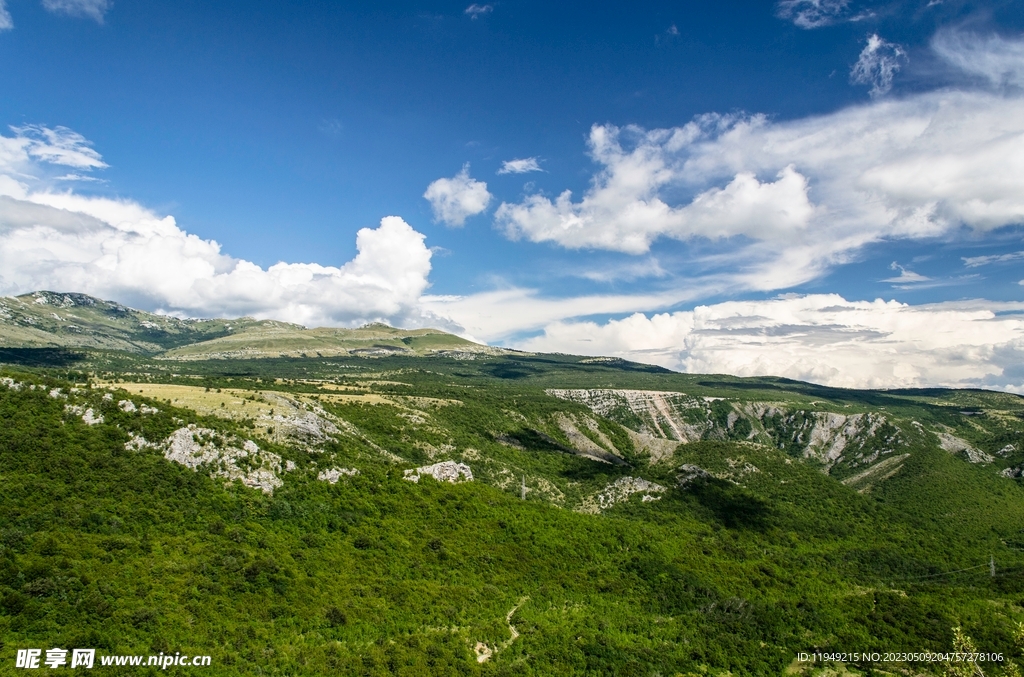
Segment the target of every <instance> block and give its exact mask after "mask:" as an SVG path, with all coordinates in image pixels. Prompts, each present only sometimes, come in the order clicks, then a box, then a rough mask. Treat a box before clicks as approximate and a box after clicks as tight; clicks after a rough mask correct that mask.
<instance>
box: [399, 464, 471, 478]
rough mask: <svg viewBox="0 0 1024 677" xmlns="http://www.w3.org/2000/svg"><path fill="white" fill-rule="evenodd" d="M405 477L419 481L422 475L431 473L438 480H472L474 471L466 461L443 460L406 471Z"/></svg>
mask: <svg viewBox="0 0 1024 677" xmlns="http://www.w3.org/2000/svg"><path fill="white" fill-rule="evenodd" d="M404 474H405V477H404V479H407V480H409V481H410V482H419V481H420V477H422V476H424V475H429V476H431V477H433V478H434V479H435V480H437V481H438V482H452V483H455V482H472V481H473V471H472V470H470V469H469V466H468V465H466V464H465V463H456V462H455V461H442V462H440V463H435V464H434V465H425V466H422V467H419V468H413V469H411V470H406V471H405V473H404Z"/></svg>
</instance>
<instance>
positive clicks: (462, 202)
mask: <svg viewBox="0 0 1024 677" xmlns="http://www.w3.org/2000/svg"><path fill="white" fill-rule="evenodd" d="M423 197H424V198H426V199H427V201H428V202H430V207H431V209H433V211H434V220H435V221H440V222H441V223H444V224H445V225H447V226H454V227H461V226H463V225H465V223H466V219H467V218H469V217H470V216H475V215H477V214H479V213H480V212H482V211H484V210H485V209H487V205H489V204H490V202H491V194H490V193H489V192H488V191H487V184H486V183H484V182H483V181H477V180H476V179H473V178H470V176H469V163H468V162H467V163H466V164H465V165H463V166H462V171H460V172H459V173H458V174H456V175H455V176H453V177H452V178H450V179H438V180H437V181H434V182H433V183H431V184H430V185H429V186H427V191H426V192H425V193H423Z"/></svg>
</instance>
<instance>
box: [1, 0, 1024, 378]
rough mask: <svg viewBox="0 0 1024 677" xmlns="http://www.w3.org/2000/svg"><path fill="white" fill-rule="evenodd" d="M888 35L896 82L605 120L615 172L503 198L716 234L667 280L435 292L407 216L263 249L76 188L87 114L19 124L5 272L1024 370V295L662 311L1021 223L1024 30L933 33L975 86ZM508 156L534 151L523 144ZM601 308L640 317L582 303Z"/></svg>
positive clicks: (570, 226)
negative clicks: (241, 246)
mask: <svg viewBox="0 0 1024 677" xmlns="http://www.w3.org/2000/svg"><path fill="white" fill-rule="evenodd" d="M71 4H74V3H71ZM85 4H89V3H85ZM94 4H95V3H94ZM101 4H102V3H101ZM783 5H786V3H783V4H782V5H780V13H781V12H782V7H783ZM847 5H848V3H845V2H831V3H830V2H827V1H826V0H821V2H803V3H800V2H793V3H789V4H788V5H787V6H791V10H792V18H793V20H794V21H795V22H796V23H797V25H801V26H802V27H806V28H811V27H814V26H811V25H810V24H813V23H815V22H821V21H826V20H835V17H838V16H840V15H843V12H847V10H848V8H847ZM90 6H92V5H90ZM97 6H98V5H97ZM82 11H84V10H82ZM787 11H790V10H787ZM801 12H802V14H801ZM829 16H831V17H833V19H828V17H829ZM801 17H803V18H801ZM2 20H3V7H0V21H2ZM801 21H803V22H804V23H806V24H808V25H807V26H803V25H802V24H801ZM822 25H824V24H822ZM874 37H876V38H877V36H874ZM871 44H872V43H871V42H870V40H869V43H868V45H867V47H865V52H864V53H862V59H864V60H865V65H864V67H863V71H864V73H865V76H864V78H865V81H864V82H865V84H869V85H871V86H872V88H873V89H877V90H879V91H878V93H877V94H876V95H875V96H874V97H873V98H872V101H870V102H869V103H865V104H862V105H858V106H853V107H849V108H845V109H842V110H838V111H836V112H833V113H829V114H825V115H819V116H814V117H805V118H798V119H794V120H789V121H779V122H777V121H773V120H771V119H770V118H768V117H767V116H764V115H756V114H755V115H744V114H734V115H720V114H707V115H703V116H700V117H698V118H696V119H695V120H693V121H691V122H689V123H687V124H685V125H682V126H680V127H675V128H669V129H653V130H648V129H642V128H639V127H632V126H631V127H617V126H614V125H610V124H601V125H594V126H593V127H592V128H591V131H590V135H589V139H588V149H589V153H590V156H591V158H592V159H593V160H594V161H595V162H596V163H597V165H598V167H599V169H598V171H597V173H596V174H595V175H594V176H593V177H592V180H591V184H590V187H589V188H588V189H587V190H586V191H585V192H584V193H583V194H582V196H580V197H579V198H578V199H574V196H573V194H572V193H571V192H570V191H568V190H566V191H563V192H562V193H560V194H559V195H557V196H555V197H554V198H552V197H549V196H548V195H546V194H543V193H539V192H529V193H528V194H527V195H525V196H524V197H523V198H521V199H520V200H519V201H503V202H501V204H500V206H498V208H497V209H496V210H495V212H494V219H495V224H496V226H497V227H498V228H499V229H501V231H502V232H504V233H505V234H506V235H507V236H508V237H509V238H511V239H518V240H525V241H529V242H534V243H548V244H549V245H552V246H555V247H559V248H563V249H589V250H607V251H612V252H621V253H625V254H629V255H637V256H639V255H647V254H648V253H649V252H650V251H651V248H652V246H653V245H654V244H655V243H657V242H659V241H662V240H675V241H679V242H711V243H715V244H716V245H718V247H717V248H716V249H715V253H714V254H713V255H708V256H707V257H705V259H704V260H701V261H698V263H699V265H696V266H695V267H694V268H695V270H696V272H695V273H694V274H693V275H692V276H691V277H689V278H687V279H686V280H685V284H677V286H676V287H675V288H672V289H664V290H661V291H658V292H651V293H645V294H604V295H591V296H582V297H581V296H575V297H565V298H557V299H550V298H546V297H544V296H543V295H542V294H540V293H538V292H536V291H533V290H529V289H517V288H514V289H506V290H496V291H489V292H480V293H477V294H469V295H465V296H444V297H441V296H431V295H429V294H428V293H427V291H428V288H429V275H430V273H431V269H432V261H431V251H430V249H428V247H427V245H426V244H425V241H424V240H425V236H424V235H423V234H422V233H419V232H417V231H416V230H415V229H413V228H412V227H411V226H410V225H409V224H408V223H406V222H405V221H404V220H402V219H401V218H399V217H397V216H389V217H386V218H384V219H382V220H381V222H380V225H379V226H378V227H376V228H363V229H362V230H360V231H359V232H358V234H357V236H356V239H357V249H358V253H357V255H356V256H355V257H354V258H353V259H352V260H351V261H348V262H345V263H342V264H341V265H336V266H325V265H321V264H318V263H286V262H281V263H277V264H275V265H273V266H270V267H268V268H265V269H264V268H261V267H260V266H258V265H256V264H254V263H252V262H250V261H246V260H243V259H238V258H234V257H232V256H230V255H229V254H227V253H224V252H222V251H221V246H220V245H219V244H218V243H217V242H215V241H213V240H209V239H203V238H202V237H200V236H199V235H196V234H192V233H188V232H186V231H185V230H183V229H182V228H181V227H179V226H178V224H177V222H176V221H175V219H174V217H172V216H169V215H161V214H158V213H156V212H154V211H153V210H151V209H148V208H146V207H143V206H141V205H140V204H138V203H136V202H134V201H132V200H127V199H114V198H109V197H96V196H89V195H86V194H83V193H81V192H80V191H79V192H76V190H74V189H69V188H67V186H68V185H71V184H73V183H74V184H75V185H83V184H81V183H80V182H81V181H82V180H83V179H90V178H94V174H92V172H95V171H97V170H102V169H103V168H104V167H105V166H106V164H105V162H104V161H103V158H102V156H101V155H100V153H99V152H98V151H96V150H95V149H93V148H92V146H91V144H90V143H89V142H88V140H87V139H85V138H84V137H82V136H81V135H80V134H78V133H76V132H74V131H72V130H70V129H66V128H63V127H54V128H49V127H45V126H40V125H23V126H19V127H12V128H11V135H10V136H6V135H2V134H0V293H4V294H17V293H24V292H27V291H33V290H37V289H52V290H55V291H82V292H85V293H90V294H94V295H97V296H102V297H106V298H112V299H116V300H119V301H121V302H124V303H129V304H132V305H137V306H139V307H144V308H148V309H159V310H162V311H164V312H172V313H177V314H183V315H192V316H213V315H221V316H224V315H227V316H232V315H234V316H237V315H242V314H248V315H253V316H256V317H268V318H269V317H273V318H276V319H281V320H287V321H293V322H299V323H303V324H306V325H315V324H329V325H354V324H360V323H363V322H366V321H371V320H384V321H388V322H391V323H393V324H397V325H402V326H424V325H434V326H440V327H441V328H445V329H449V330H455V331H459V332H460V333H463V334H466V335H470V336H474V337H477V338H479V339H482V340H486V341H490V342H499V343H504V344H506V345H514V346H517V347H521V348H525V349H530V350H564V351H568V352H574V353H583V354H613V355H618V356H622V357H626V358H629V359H635V360H640V361H644V362H653V363H658V364H663V365H665V366H668V367H671V368H675V369H682V370H686V371H700V372H725V373H733V374H740V375H755V374H775V375H783V376H789V377H792V378H801V379H805V380H811V381H815V382H819V383H826V384H830V385H841V386H858V387H868V386H872V387H893V386H901V387H907V386H926V385H960V386H967V385H983V386H987V387H998V388H1003V389H1007V390H1014V391H1024V371H1022V370H1021V368H1020V367H1018V366H1017V365H1020V364H1024V360H1022V359H1021V358H1022V357H1024V321H1022V320H1021V319H1020V315H1019V314H1020V313H1021V312H1022V311H1024V304H1021V303H1016V304H1015V303H1003V304H997V303H988V302H978V303H966V302H946V303H938V304H930V305H922V306H908V305H906V304H899V303H895V302H884V301H858V300H848V299H846V298H843V297H842V296H839V295H834V294H832V295H828V294H825V295H822V294H815V295H807V296H798V297H782V298H775V299H769V300H751V301H729V302H725V303H719V304H714V305H703V306H697V307H696V308H695V309H694V310H692V311H679V312H658V311H663V310H664V309H666V308H671V307H672V306H674V305H677V304H681V303H687V304H692V303H699V302H700V301H701V300H702V299H703V298H707V297H708V296H710V295H713V294H741V293H750V292H762V293H763V292H777V291H781V290H785V289H789V288H792V287H794V286H796V285H798V284H801V283H805V282H808V281H810V280H814V279H818V278H820V277H821V276H822V275H823V274H825V273H826V272H828V271H829V270H831V269H833V268H834V267H836V266H838V265H841V264H843V263H846V262H848V261H850V260H852V259H853V258H854V257H855V256H856V255H857V252H858V251H860V250H861V249H862V248H864V247H865V246H867V245H869V244H872V243H878V242H886V241H898V240H919V239H926V238H942V237H947V236H949V235H950V234H951V233H954V232H956V231H958V230H959V229H963V228H967V229H969V230H970V231H972V232H974V233H978V234H985V233H990V232H992V231H995V230H998V229H1000V228H1005V227H1007V226H1012V225H1015V224H1021V223H1024V96H1022V93H1021V91H1020V85H1019V83H1021V82H1022V78H1024V48H1022V45H1024V42H1022V41H1020V40H1010V39H1007V38H995V37H983V36H977V35H971V34H965V33H953V32H943V33H939V34H938V35H936V37H935V39H934V41H933V50H934V52H935V54H936V55H938V56H939V57H941V58H942V59H943V60H944V62H945V63H946V64H948V65H949V66H950V67H953V68H956V69H958V70H959V72H962V73H965V74H967V75H969V76H971V77H973V78H975V79H976V80H977V83H978V84H977V86H972V87H961V88H945V89H940V90H935V91H931V92H925V93H921V94H913V95H909V96H905V97H902V98H899V99H887V98H886V97H885V96H884V95H885V91H883V90H886V89H887V88H888V86H889V85H890V84H891V79H892V77H893V76H894V74H895V73H896V72H897V70H898V64H899V61H898V52H897V51H896V50H897V49H898V46H895V45H892V44H890V43H886V42H885V41H884V40H882V39H881V38H878V41H877V42H876V43H875V47H874V49H871V50H870V51H869V48H870V47H871ZM865 53H866V54H867V56H866V57H865V56H864V55H865ZM886 59H889V60H890V61H888V62H887V61H886ZM893 59H896V60H895V61H893ZM858 63H859V62H858ZM855 72H857V69H856V67H855ZM506 169H507V171H506V172H505V173H510V174H516V173H526V172H530V171H537V170H539V164H538V163H537V161H536V158H528V159H525V160H523V159H517V160H512V161H508V162H506V163H505V165H503V171H504V170H506ZM56 170H59V171H61V172H68V171H69V170H73V173H66V174H64V175H63V176H57V173H58V172H57V171H56ZM681 195H683V196H688V197H683V198H680V196H681ZM424 198H426V199H427V201H428V202H429V204H430V206H431V208H432V211H433V213H434V216H435V219H436V220H437V221H438V222H440V223H444V224H445V225H448V226H454V227H461V226H464V225H465V223H466V221H467V219H469V218H471V217H474V216H476V215H479V214H482V213H484V212H486V211H487V209H488V207H489V205H490V204H491V202H492V198H493V195H492V194H491V192H490V191H489V190H488V187H487V184H486V183H484V182H482V181H479V180H476V179H473V178H472V177H471V176H470V174H469V167H468V165H466V166H464V167H463V168H462V170H461V171H460V172H459V173H457V174H456V175H455V176H454V177H451V178H441V179H438V180H436V181H434V182H433V183H431V184H430V185H429V186H428V188H427V190H426V192H425V193H424ZM987 263H988V262H986V261H978V262H976V265H978V266H980V265H986V264H987ZM702 270H710V271H711V272H701V271H702ZM901 271H902V272H901V278H902V277H903V276H906V275H908V273H909V275H910V276H911V277H912V276H913V275H915V274H914V273H912V271H906V270H902V268H901ZM911 277H908V281H920V278H921V277H922V276H918V277H917V278H913V280H911ZM997 311H998V312H997ZM644 312H647V313H651V312H653V313H654V314H650V315H645V314H644ZM600 314H605V315H609V314H611V315H623V314H626V315H627V316H626V317H624V318H622V319H611V320H607V321H604V322H603V323H598V322H594V321H589V320H586V319H585V318H587V317H588V316H594V315H600ZM581 318H582V319H581ZM530 334H532V335H530Z"/></svg>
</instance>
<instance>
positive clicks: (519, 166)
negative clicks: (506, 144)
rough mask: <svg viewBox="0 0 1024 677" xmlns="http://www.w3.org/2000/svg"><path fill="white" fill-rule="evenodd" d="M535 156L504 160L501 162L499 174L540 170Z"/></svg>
mask: <svg viewBox="0 0 1024 677" xmlns="http://www.w3.org/2000/svg"><path fill="white" fill-rule="evenodd" d="M542 171H544V170H543V169H541V168H540V163H539V162H537V158H535V157H528V158H523V159H520V160H505V161H504V162H502V163H501V169H499V170H498V173H499V174H526V173H527V172H542Z"/></svg>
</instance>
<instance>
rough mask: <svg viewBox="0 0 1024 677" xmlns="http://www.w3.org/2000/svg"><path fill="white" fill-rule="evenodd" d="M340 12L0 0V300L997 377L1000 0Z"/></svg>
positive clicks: (1007, 273)
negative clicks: (57, 295)
mask: <svg viewBox="0 0 1024 677" xmlns="http://www.w3.org/2000/svg"><path fill="white" fill-rule="evenodd" d="M364 5H365V3H313V2H309V3H302V2H292V3H281V2H260V1H258V0H249V1H247V2H244V3H243V2H217V3H200V2H176V3H152V2H132V1H130V0H115V1H113V2H111V1H110V0H6V1H4V0H0V63H2V64H3V68H0V91H2V92H3V93H4V95H3V96H2V97H0V134H2V135H3V136H2V137H0V141H2V142H3V145H0V258H2V259H3V264H4V265H3V269H4V271H5V272H0V293H4V294H15V293H23V292H25V291H29V290H32V289H37V288H42V287H46V288H58V289H61V290H69V291H71V290H74V291H85V292H88V293H94V294H96V295H98V296H105V297H108V298H117V299H118V300H121V301H123V302H126V303H131V304H133V305H136V306H139V307H143V308H146V309H149V310H158V311H161V312H173V313H178V314H183V315H193V316H196V315H214V314H242V313H245V314H252V315H256V316H259V317H276V318H279V319H288V320H292V321H297V322H302V323H304V324H335V325H352V324H358V323H360V322H364V321H368V320H374V319H383V320H386V321H390V322H392V323H395V324H400V325H405V326H422V325H434V326H441V327H443V328H446V329H450V330H453V331H458V332H460V333H463V334H465V335H468V336H472V337H474V338H477V339H478V340H482V341H487V342H491V343H496V344H501V345H509V346H516V347H520V348H530V349H537V350H564V351H566V352H574V353H595V354H616V355H622V356H625V357H630V358H631V359H641V360H644V361H651V362H657V363H660V364H665V365H666V366H670V367H672V368H677V369H684V370H691V371H692V370H716V369H717V370H728V371H731V372H733V373H741V374H753V373H777V374H782V375H789V376H793V377H799V378H808V379H811V380H818V381H821V382H830V383H837V384H844V385H878V386H891V385H921V384H937V383H947V384H967V385H972V384H973V385H985V386H989V387H1000V388H1006V389H1010V390H1017V389H1020V388H1022V387H1024V382H1022V379H1021V377H1020V376H1019V375H1018V376H1014V375H1013V374H1014V373H1016V372H1014V368H1015V367H1014V366H1013V365H1014V364H1015V363H1016V362H1019V359H1018V357H1019V355H1020V351H1022V350H1024V343H1022V337H1024V328H1022V326H1021V324H1020V319H1019V314H1020V311H1021V310H1022V306H1021V305H1020V304H1021V302H1022V295H1024V286H1022V284H1021V282H1022V278H1024V266H1022V265H1021V263H1022V262H1024V257H1021V256H1018V255H1017V253H1018V252H1021V251H1024V242H1022V240H1024V237H1022V234H1024V231H1022V228H1021V223H1022V222H1024V156H1022V153H1024V142H1022V139H1024V121H1022V119H1021V118H1022V115H1021V114H1024V97H1022V87H1024V38H1022V31H1024V7H1022V6H1021V4H1020V3H1014V2H1009V1H1007V2H975V3H967V2H956V1H954V0H943V1H941V2H936V1H935V0H932V1H931V2H929V1H928V0H915V1H910V0H907V1H900V0H896V1H893V2H855V1H854V0H782V1H781V2H732V3H728V2H726V3H678V2H677V3H647V4H644V5H642V6H637V5H635V4H634V3H628V4H627V3H620V4H612V3H599V4H596V5H595V4H594V3H541V2H492V3H486V4H485V3H475V4H469V3H466V2H461V3H434V4H428V3H411V2H410V3H403V2H395V3H389V4H388V5H387V8H386V9H385V10H381V9H379V8H376V7H366V6H364ZM565 191H571V192H570V193H565ZM3 196H5V197H3ZM425 196H426V197H425ZM560 196H562V197H560ZM76 215H77V216H76ZM385 217H399V219H398V220H391V221H388V222H387V223H386V224H383V223H382V221H381V220H382V219H384V218H385ZM69 218H70V219H71V221H74V224H75V225H69V224H70V223H71V221H68V219H69ZM168 218H170V220H168ZM75 219H77V220H75ZM275 264H276V265H275ZM875 299H882V300H883V301H886V302H889V301H897V302H899V304H902V305H899V306H898V308H897V306H891V305H890V306H884V307H881V306H880V307H877V308H876V307H875V306H871V305H870V304H872V303H874V301H875ZM737 303H739V304H747V305H741V306H737V305H735V304H737ZM837 303H838V304H839V305H840V306H842V305H843V304H847V305H848V306H849V307H850V313H852V315H851V317H852V316H853V315H857V317H858V318H859V319H857V320H856V321H855V322H852V323H845V322H844V321H841V320H838V319H836V318H835V317H832V316H831V314H830V313H832V309H834V308H835V307H837V305H836V304H837ZM730 304H733V305H730ZM750 304H753V305H750ZM857 304H868V305H865V306H864V307H863V308H861V306H857ZM798 306H799V307H798ZM700 308H705V309H709V310H708V311H707V312H706V313H705V315H701V313H703V312H705V311H699V309H700ZM698 311H699V312H698ZM636 313H640V314H641V315H639V316H637V315H635V314H636ZM695 313H696V314H695ZM930 313H940V314H941V313H953V315H950V316H949V317H951V318H953V319H948V320H947V321H948V322H949V323H951V324H950V325H949V326H950V327H952V328H951V329H950V336H948V337H947V338H948V340H946V341H945V342H940V343H941V345H939V344H936V345H925V344H926V343H927V341H925V340H924V339H925V337H923V336H917V335H915V334H914V333H913V332H914V331H922V332H925V333H926V334H927V333H928V330H927V327H929V326H930V325H931V323H933V322H934V321H935V318H936V317H939V316H940V315H933V314H930ZM890 316H892V317H890ZM844 317H845V316H844ZM941 317H946V315H941ZM628 318H632V319H631V320H630V322H632V324H633V325H635V326H632V325H630V326H628V327H627V325H626V324H623V323H624V322H625V321H626V320H627V319H628ZM656 318H667V319H663V320H656ZM700 318H703V319H700ZM887 318H888V319H887ZM901 318H902V319H901ZM907 318H914V321H913V322H911V321H910V320H908V319H907ZM645 322H646V323H647V324H644V323H645ZM655 322H660V323H661V325H660V326H661V329H660V330H657V329H655V328H654V326H653V324H652V323H655ZM702 322H703V323H704V324H702ZM908 322H909V324H910V325H913V326H917V327H919V329H917V330H906V331H909V332H910V333H907V334H905V335H904V334H899V331H903V330H904V329H905V327H906V326H907V324H908ZM915 322H917V323H918V324H915ZM893 323H895V324H893ZM979 323H988V324H984V325H982V324H979ZM669 325H671V326H669ZM737 327H742V330H739V329H737ZM897 327H902V328H904V329H900V330H899V331H897ZM730 332H731V333H730ZM897 334H899V336H897ZM978 336H982V337H987V338H984V339H980V338H978ZM654 337H658V338H657V339H655V338H654ZM743 337H748V338H743ZM871 337H874V338H871ZM933 338H934V337H931V339H933ZM931 339H929V340H931ZM823 346H824V347H823ZM893 346H896V347H895V348H894V347H893ZM943 351H945V352H943ZM979 351H980V352H979ZM880 355H884V356H887V357H885V358H884V359H882V358H881V357H880ZM1015 361H1016V362H1015ZM879 364H881V365H882V366H878V365H879ZM950 364H956V365H961V366H960V367H955V368H954V367H950V366H948V365H950ZM942 365H947V366H942ZM972 365H973V367H972Z"/></svg>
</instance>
